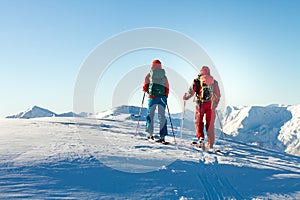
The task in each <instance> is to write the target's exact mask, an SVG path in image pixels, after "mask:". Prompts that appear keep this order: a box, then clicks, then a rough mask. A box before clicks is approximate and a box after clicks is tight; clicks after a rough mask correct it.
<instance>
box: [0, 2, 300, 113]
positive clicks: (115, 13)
mask: <svg viewBox="0 0 300 200" xmlns="http://www.w3.org/2000/svg"><path fill="white" fill-rule="evenodd" d="M299 13H300V1H297V0H286V1H284V0H264V1H261V0H251V1H250V0H244V1H239V0H236V1H234V0H228V1H224V0H220V1H208V0H207V1H201V0H199V1H196V0H195V1H176V0H175V1H158V0H157V1H155V0H154V1H111V0H110V1H73V0H72V1H71V0H69V1H67V0H62V1H58V0H49V1H47V0H42V1H38V0H35V1H33V0H19V1H16V0H0V27H1V31H0V69H1V71H0V80H1V85H0V91H1V97H2V98H1V104H0V110H1V112H0V117H4V116H7V115H10V114H15V113H17V112H19V111H23V110H24V109H26V108H28V107H31V106H33V105H39V106H42V107H46V108H48V109H50V110H53V111H54V112H58V113H60V112H67V111H70V110H72V108H73V92H74V85H75V82H76V78H77V75H78V73H79V70H80V67H81V66H82V64H83V62H84V61H85V59H86V58H87V57H88V55H89V54H90V53H91V52H92V51H93V50H94V49H95V48H96V47H97V46H98V45H99V44H100V43H101V42H103V41H105V40H107V39H108V38H110V37H111V36H113V35H116V34H119V33H121V32H124V31H128V30H131V29H136V28H143V27H161V28H167V29H171V30H175V31H178V32H180V33H182V34H185V35H187V36H188V37H190V38H192V39H193V40H195V41H196V42H197V43H198V44H199V45H201V46H202V47H203V48H204V49H205V51H206V52H207V54H208V55H209V56H210V57H211V59H212V60H213V61H214V63H215V65H216V67H217V69H218V72H219V74H220V76H221V78H222V83H223V85H224V89H225V95H224V97H226V104H230V105H268V104H274V103H276V104H299V103H300V102H299V100H300V95H299V93H298V92H296V91H298V89H297V88H296V87H297V86H299V85H300V78H299V75H300V61H299V55H300V38H299V35H300V20H299V19H300V17H299ZM151 56H153V55H152V54H151ZM158 57H160V56H159V55H158ZM161 57H162V58H164V55H162V56H161ZM144 58H145V60H144V61H143V63H149V62H151V61H152V57H150V56H145V57H144ZM137 59H138V58H137ZM165 60H166V62H164V61H163V62H164V64H165V65H170V64H174V62H172V60H171V59H167V58H166V59H165ZM175 68H176V66H175ZM195 76H196V74H195ZM97 101H98V105H97V106H99V107H97V106H96V109H97V110H102V109H105V108H103V107H101V97H100V98H97ZM99 101H100V102H99ZM137 102H138V101H137Z"/></svg>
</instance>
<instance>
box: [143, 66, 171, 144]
mask: <svg viewBox="0 0 300 200" xmlns="http://www.w3.org/2000/svg"><path fill="white" fill-rule="evenodd" d="M143 91H144V92H147V93H148V94H149V95H148V111H147V118H146V132H147V133H148V136H147V137H148V139H154V137H153V123H154V121H153V118H154V113H155V110H156V107H158V120H159V125H160V126H159V127H160V131H159V135H160V139H159V140H158V141H157V142H161V143H163V144H164V143H165V136H166V135H168V130H167V121H166V116H165V108H166V106H167V98H168V95H169V82H168V79H167V77H166V73H165V70H164V69H162V67H161V62H160V61H159V60H154V61H153V62H152V66H151V70H150V73H148V74H147V75H146V77H145V81H144V86H143Z"/></svg>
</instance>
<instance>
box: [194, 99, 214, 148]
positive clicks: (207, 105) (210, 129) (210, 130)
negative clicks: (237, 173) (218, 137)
mask: <svg viewBox="0 0 300 200" xmlns="http://www.w3.org/2000/svg"><path fill="white" fill-rule="evenodd" d="M204 115H205V122H206V123H205V129H206V133H207V138H208V140H207V146H208V147H209V148H212V147H213V145H214V142H215V127H214V124H215V117H216V109H212V108H211V102H204V103H202V104H201V107H199V106H198V105H197V106H196V112H195V129H196V136H197V138H198V139H199V138H200V137H202V138H204V131H203V129H204V122H203V119H204Z"/></svg>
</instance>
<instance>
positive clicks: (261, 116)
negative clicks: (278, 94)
mask: <svg viewBox="0 0 300 200" xmlns="http://www.w3.org/2000/svg"><path fill="white" fill-rule="evenodd" d="M299 110H300V109H299V105H298V106H284V105H270V106H244V107H235V106H228V107H227V108H226V110H225V111H223V112H221V114H220V116H221V119H222V124H223V131H224V132H225V133H226V134H228V135H231V136H234V138H235V140H239V141H243V142H246V143H249V144H256V145H259V146H263V147H265V148H270V149H273V150H276V151H282V152H283V151H286V152H289V153H292V154H294V155H300V151H299V148H300V146H299V145H300V131H299V130H300V128H299V127H300V120H299ZM216 123H217V122H216Z"/></svg>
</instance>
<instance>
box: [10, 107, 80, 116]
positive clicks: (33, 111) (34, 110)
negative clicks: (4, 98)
mask: <svg viewBox="0 0 300 200" xmlns="http://www.w3.org/2000/svg"><path fill="white" fill-rule="evenodd" d="M39 117H85V114H84V113H81V114H76V113H73V112H68V113H62V114H57V113H55V112H52V111H50V110H47V109H45V108H41V107H39V106H33V107H31V108H29V109H27V110H26V111H24V112H20V113H18V114H16V115H11V116H7V117H6V118H19V119H30V118H39Z"/></svg>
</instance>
